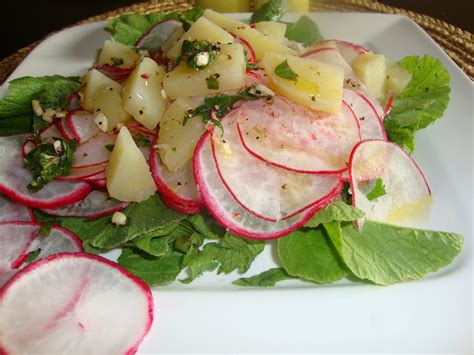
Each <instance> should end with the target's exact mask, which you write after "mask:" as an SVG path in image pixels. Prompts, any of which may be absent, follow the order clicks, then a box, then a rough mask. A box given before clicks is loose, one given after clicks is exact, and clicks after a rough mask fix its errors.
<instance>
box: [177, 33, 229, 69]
mask: <svg viewBox="0 0 474 355" xmlns="http://www.w3.org/2000/svg"><path fill="white" fill-rule="evenodd" d="M219 51H220V48H219V46H218V45H217V44H215V43H211V42H208V41H196V40H195V41H188V40H184V41H183V44H182V46H181V56H180V57H179V59H178V63H179V62H180V61H182V60H184V61H185V62H186V65H187V66H188V67H189V68H191V69H194V70H203V69H205V68H207V67H208V66H210V65H211V64H212V63H214V61H215V60H216V58H217V55H218V54H219Z"/></svg>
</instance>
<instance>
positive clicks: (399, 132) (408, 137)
mask: <svg viewBox="0 0 474 355" xmlns="http://www.w3.org/2000/svg"><path fill="white" fill-rule="evenodd" d="M386 132H387V136H388V139H389V141H391V142H393V143H396V144H398V145H399V146H400V147H402V148H403V149H405V150H407V151H408V152H413V151H414V150H415V132H414V131H412V130H411V129H410V128H399V127H395V126H393V127H391V128H389V129H388V130H387V131H386Z"/></svg>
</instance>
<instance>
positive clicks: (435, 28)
mask: <svg viewBox="0 0 474 355" xmlns="http://www.w3.org/2000/svg"><path fill="white" fill-rule="evenodd" d="M193 2H194V1H193V0H189V1H187V0H174V1H163V0H151V1H149V2H143V3H138V4H134V5H131V6H127V7H123V8H120V9H117V10H113V11H109V12H107V13H105V14H102V15H98V16H94V17H91V18H88V19H86V20H83V21H81V22H79V23H77V24H82V23H88V22H94V21H100V20H107V19H111V18H114V17H116V16H118V15H121V14H124V13H127V12H136V13H142V14H143V13H147V12H153V11H179V12H182V11H186V10H189V9H190V8H192V6H193ZM310 9H311V11H339V12H382V13H389V14H400V15H405V16H408V17H410V18H411V19H412V20H414V21H415V22H416V23H418V24H419V25H420V26H421V27H423V29H424V30H425V31H426V32H427V33H428V34H429V35H430V36H431V37H432V38H433V39H434V40H435V41H436V42H437V43H438V44H439V45H440V46H441V47H442V48H443V49H444V50H445V51H446V53H447V54H448V55H449V56H450V57H451V58H452V59H453V60H454V61H455V62H456V63H457V64H458V65H459V66H460V67H461V68H462V70H464V72H465V73H466V74H467V75H468V76H469V77H470V78H471V79H474V48H473V47H474V46H473V35H472V33H470V32H467V31H464V30H462V29H460V28H458V27H455V26H453V25H450V24H449V23H446V22H444V21H441V20H438V19H435V18H433V17H430V16H426V15H422V14H419V13H416V12H413V11H408V10H404V9H400V8H396V7H392V6H388V5H384V4H381V3H379V2H377V1H374V0H311V7H310ZM77 24H75V25H77ZM39 42H40V41H38V42H35V43H32V44H30V45H29V46H28V47H25V48H22V49H20V50H19V51H17V52H16V53H14V54H12V55H10V56H9V57H7V58H5V59H3V60H2V61H1V62H0V83H3V82H4V81H5V79H6V78H7V77H8V75H9V74H10V73H11V72H12V71H13V70H14V69H15V68H16V67H17V66H18V64H20V62H21V61H22V60H23V59H24V58H25V57H26V56H27V55H28V53H29V52H30V51H31V50H32V49H33V48H34V47H35V46H36V45H38V43H39Z"/></svg>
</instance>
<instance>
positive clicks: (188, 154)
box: [157, 97, 205, 172]
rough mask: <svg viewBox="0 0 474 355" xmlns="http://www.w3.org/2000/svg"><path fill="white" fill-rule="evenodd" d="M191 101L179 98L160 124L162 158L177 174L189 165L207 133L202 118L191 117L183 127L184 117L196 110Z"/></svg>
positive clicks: (159, 140)
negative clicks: (204, 134) (189, 111)
mask: <svg viewBox="0 0 474 355" xmlns="http://www.w3.org/2000/svg"><path fill="white" fill-rule="evenodd" d="M195 106H196V105H195V104H194V103H193V102H192V101H191V100H190V99H185V98H181V97H179V98H177V99H176V100H175V101H174V102H173V103H172V104H171V105H170V106H169V107H168V108H167V110H166V112H165V114H164V115H163V119H162V120H161V122H160V135H159V137H158V142H157V144H158V147H159V153H160V158H161V161H162V162H163V164H165V165H166V167H167V168H168V170H170V171H172V172H176V171H178V170H179V169H181V168H182V167H183V166H184V165H185V164H186V163H188V162H189V161H190V160H191V158H192V156H193V154H194V149H195V148H196V145H197V143H198V141H199V138H201V136H202V134H203V133H204V131H205V127H204V123H203V122H202V117H201V116H196V117H191V118H189V119H188V120H187V121H186V124H185V125H184V126H183V120H184V117H185V116H187V112H188V110H190V109H193V108H195Z"/></svg>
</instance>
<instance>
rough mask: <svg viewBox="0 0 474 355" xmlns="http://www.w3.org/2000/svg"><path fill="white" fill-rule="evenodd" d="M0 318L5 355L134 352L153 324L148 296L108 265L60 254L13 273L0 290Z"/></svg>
mask: <svg viewBox="0 0 474 355" xmlns="http://www.w3.org/2000/svg"><path fill="white" fill-rule="evenodd" d="M32 297H33V298H34V301H33V302H32V301H31V300H32ZM0 314H2V320H1V321H0V352H2V353H5V354H17V353H23V354H32V353H35V354H66V353H74V354H134V353H135V352H136V351H137V349H138V346H139V345H140V343H141V342H142V341H143V338H144V337H145V336H146V334H147V333H148V332H149V330H150V328H151V324H152V322H153V296H152V294H151V291H150V288H149V287H148V286H147V285H146V284H145V283H144V282H143V281H141V280H140V279H138V278H137V277H135V276H133V275H132V274H130V273H129V272H128V271H126V270H125V269H123V268H122V267H120V266H119V265H117V264H116V263H114V262H111V261H109V260H107V259H104V258H102V257H100V256H95V255H91V254H84V253H77V254H70V253H63V254H59V255H54V256H51V257H49V258H46V259H43V260H40V261H38V262H35V263H33V264H30V265H29V266H27V267H26V268H24V269H23V270H22V271H20V272H19V273H18V274H16V275H15V276H14V277H13V278H12V279H11V280H10V281H9V282H8V283H7V284H6V285H5V287H4V288H3V289H2V290H1V291H0Z"/></svg>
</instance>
